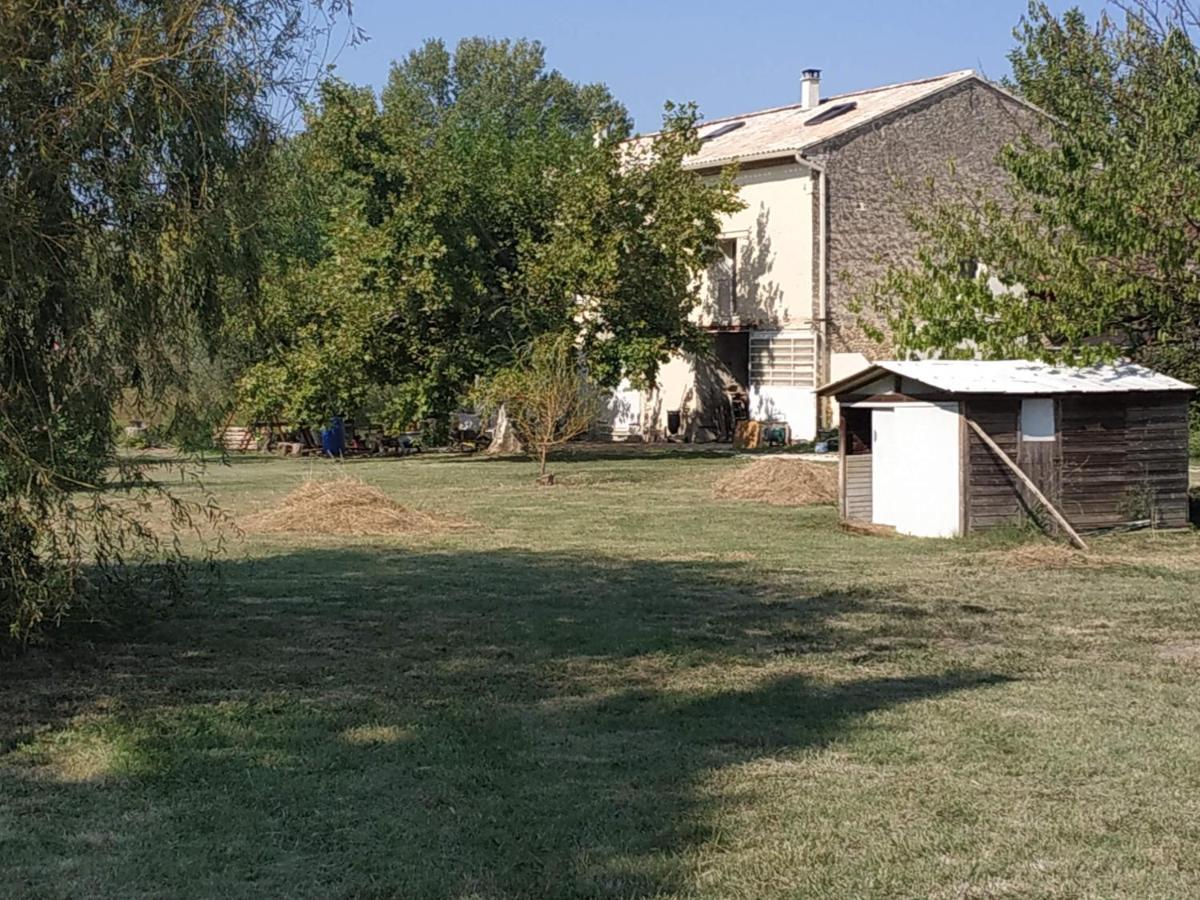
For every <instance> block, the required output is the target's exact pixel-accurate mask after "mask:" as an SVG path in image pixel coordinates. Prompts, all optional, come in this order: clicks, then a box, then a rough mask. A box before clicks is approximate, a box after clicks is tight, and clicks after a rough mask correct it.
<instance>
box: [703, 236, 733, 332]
mask: <svg viewBox="0 0 1200 900" xmlns="http://www.w3.org/2000/svg"><path fill="white" fill-rule="evenodd" d="M717 249H718V250H719V251H720V253H719V254H718V256H717V261H716V262H715V263H714V264H713V267H712V270H711V271H710V273H709V278H710V279H711V281H712V297H713V300H714V301H715V304H714V305H715V307H716V310H715V312H716V315H717V317H718V318H723V319H729V318H732V317H733V315H734V313H735V312H736V310H737V238H722V239H721V240H720V241H718V242H717Z"/></svg>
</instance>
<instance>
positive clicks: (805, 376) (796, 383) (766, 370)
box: [750, 332, 816, 388]
mask: <svg viewBox="0 0 1200 900" xmlns="http://www.w3.org/2000/svg"><path fill="white" fill-rule="evenodd" d="M815 343H816V342H815V341H814V340H813V336H812V335H811V334H808V333H804V332H796V333H792V334H788V333H781V334H754V335H751V337H750V383H751V384H752V385H762V386H775V387H803V388H811V387H813V386H814V381H815V378H814V373H815V371H816V355H815V353H814V348H815Z"/></svg>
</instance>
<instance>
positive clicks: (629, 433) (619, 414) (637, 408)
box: [600, 381, 643, 439]
mask: <svg viewBox="0 0 1200 900" xmlns="http://www.w3.org/2000/svg"><path fill="white" fill-rule="evenodd" d="M642 399H643V395H642V392H641V391H637V390H634V389H633V388H632V387H630V386H629V382H628V381H622V382H621V384H620V385H618V387H617V389H616V390H615V391H613V392H612V393H611V394H609V396H608V399H607V400H606V401H605V404H604V409H603V410H602V411H601V413H600V422H601V424H602V425H603V426H604V429H606V430H608V431H609V433H611V435H612V436H613V437H614V438H618V439H623V438H630V437H636V436H638V435H640V434H641V433H642Z"/></svg>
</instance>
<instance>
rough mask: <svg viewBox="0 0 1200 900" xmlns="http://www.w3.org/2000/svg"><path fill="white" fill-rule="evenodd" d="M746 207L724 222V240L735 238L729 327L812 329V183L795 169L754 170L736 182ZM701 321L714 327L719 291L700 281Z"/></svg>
mask: <svg viewBox="0 0 1200 900" xmlns="http://www.w3.org/2000/svg"><path fill="white" fill-rule="evenodd" d="M735 183H736V184H737V186H738V198H739V199H740V200H741V201H742V202H743V203H744V204H745V207H744V208H742V209H740V210H738V211H737V212H734V213H730V214H728V215H726V216H725V217H724V220H723V222H722V224H721V236H722V237H723V238H735V239H736V240H737V242H738V252H737V278H736V281H737V306H736V315H735V320H734V321H732V322H726V323H725V324H732V325H745V326H756V327H757V326H761V327H764V328H770V327H778V328H787V327H790V328H795V327H801V326H803V327H808V326H809V325H811V323H812V310H813V208H812V204H813V195H812V185H813V180H812V176H811V174H810V171H809V169H807V168H805V167H804V166H801V165H798V164H795V163H791V164H787V165H780V166H771V167H769V168H763V169H750V170H747V171H743V172H741V173H739V174H738V176H737V178H736V179H735ZM700 296H701V297H702V298H704V303H703V304H702V308H701V309H700V310H698V311H697V319H698V320H699V321H700V322H701V323H702V324H704V325H710V324H713V317H712V315H711V309H712V307H713V306H714V305H715V300H716V296H715V289H714V288H713V286H712V285H710V284H709V282H708V278H707V276H704V277H703V278H702V279H701V285H700Z"/></svg>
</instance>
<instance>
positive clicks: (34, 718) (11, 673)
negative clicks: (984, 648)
mask: <svg viewBox="0 0 1200 900" xmlns="http://www.w3.org/2000/svg"><path fill="white" fill-rule="evenodd" d="M225 569H226V572H225V575H226V586H227V591H228V599H226V600H223V601H221V602H218V603H209V604H193V605H189V606H187V607H186V608H184V609H181V610H180V611H178V613H177V614H176V615H173V616H172V617H171V618H169V619H168V620H165V621H163V622H160V623H156V624H154V625H150V626H146V627H143V628H141V629H139V630H138V631H137V632H135V633H131V634H129V635H127V636H126V637H124V638H122V639H120V640H118V639H115V638H114V637H112V636H108V637H105V636H103V635H97V636H96V640H95V643H94V644H93V645H92V646H91V647H90V649H88V650H87V651H86V652H79V651H78V650H73V651H72V652H71V653H69V654H56V653H53V652H49V651H45V652H40V653H35V654H32V655H30V656H27V657H25V658H23V659H20V660H15V661H10V662H6V663H3V664H0V677H2V678H3V680H4V683H5V685H6V687H5V690H4V693H3V696H2V697H0V722H5V723H8V725H9V728H8V731H9V734H8V736H7V740H8V744H7V747H4V745H0V790H2V791H3V794H4V796H5V797H6V798H8V802H7V803H6V804H5V805H3V806H2V807H0V836H4V837H5V838H6V843H7V844H8V846H9V849H10V853H9V854H8V855H9V857H10V862H9V864H8V865H9V877H10V878H11V879H13V880H11V881H10V882H9V884H10V885H13V884H16V885H26V887H27V888H28V890H29V891H30V892H33V891H34V889H35V888H36V886H37V885H39V884H42V885H44V884H45V881H44V879H45V878H47V877H50V870H51V869H52V870H53V877H54V878H56V879H57V883H58V884H60V885H61V886H62V887H63V890H64V892H65V893H77V894H78V893H82V894H89V895H93V896H96V895H101V896H103V895H109V896H119V895H122V894H126V893H128V892H129V890H130V889H131V886H132V883H133V880H136V884H137V889H138V890H140V891H143V892H152V893H162V894H170V895H176V896H178V895H189V894H191V895H209V894H214V893H216V894H228V893H245V892H246V891H248V890H252V889H255V890H261V891H262V892H263V893H265V894H268V895H282V894H289V895H293V896H295V895H309V896H329V895H343V896H345V895H352V896H370V895H377V896H404V897H446V898H449V897H458V896H489V897H499V896H503V897H508V896H549V895H553V896H645V895H651V894H655V893H661V892H666V891H671V890H675V889H681V888H684V887H686V885H687V883H688V877H689V869H688V860H689V854H691V853H693V852H694V851H695V850H697V849H698V848H700V847H701V846H703V845H704V844H705V843H706V842H707V841H708V840H709V839H710V838H711V837H712V835H713V830H714V828H716V827H718V826H719V825H720V820H721V816H722V801H721V799H720V797H719V796H716V797H715V796H714V795H713V794H712V793H711V792H710V791H706V790H705V782H706V779H708V778H709V777H710V776H711V775H712V774H713V773H715V772H719V771H721V770H723V769H725V768H726V767H730V766H737V765H740V764H744V763H748V762H752V761H754V760H757V759H760V758H763V757H767V756H777V755H795V754H800V753H803V752H805V751H811V750H814V749H819V748H821V747H823V746H826V745H828V744H830V743H831V742H836V741H840V740H848V739H850V738H852V736H853V735H854V734H855V733H856V731H857V730H859V729H861V728H869V727H870V725H869V721H870V720H869V716H868V714H870V713H872V712H875V711H881V710H887V709H889V708H893V707H896V706H898V705H901V704H905V703H909V702H914V701H920V700H923V699H927V698H934V697H938V696H941V695H944V694H947V693H951V692H955V691H962V690H968V689H974V688H978V687H980V686H983V685H987V684H991V683H995V682H998V681H1002V680H1004V677H1003V676H1001V675H999V674H996V673H992V672H980V671H962V670H951V671H932V672H924V671H917V672H914V673H911V674H905V675H901V676H895V675H888V676H880V675H871V676H869V677H854V678H847V677H845V676H846V674H847V672H851V673H852V672H853V670H852V669H847V668H846V667H845V666H843V667H841V668H840V669H836V670H831V671H826V670H824V669H822V668H821V666H820V665H819V664H817V662H818V661H819V660H821V659H828V658H829V657H831V656H833V657H837V658H845V657H847V656H853V655H855V654H860V653H862V652H863V651H864V649H866V648H867V647H868V646H869V645H870V644H871V642H873V641H878V640H880V639H881V637H883V636H886V635H887V633H888V632H889V631H890V626H889V625H888V624H886V623H887V621H888V620H893V621H899V620H902V619H904V618H905V617H906V613H910V614H911V616H913V617H916V618H919V616H920V610H919V609H917V608H916V607H907V606H906V605H905V604H904V603H903V602H902V601H900V600H897V598H895V597H882V596H877V595H874V594H872V593H870V592H868V591H849V592H841V593H826V592H822V591H820V590H809V589H808V588H809V587H810V586H808V585H805V584H803V583H796V582H792V583H789V584H785V585H782V586H781V585H780V584H779V583H775V582H770V583H768V582H765V581H763V580H762V576H761V575H760V576H758V577H757V578H756V577H754V576H753V574H752V573H751V572H750V571H749V570H747V569H746V568H745V567H743V566H742V565H740V564H730V563H721V562H712V561H703V562H687V563H674V562H657V561H629V560H608V559H597V558H590V559H588V558H581V557H577V556H569V555H548V554H547V555H543V554H532V553H527V552H520V551H500V552H495V553H462V552H455V553H436V552H416V551H409V550H403V549H396V550H380V551H378V552H366V551H338V550H317V549H313V550H307V551H300V552H296V553H292V554H288V555H282V556H277V557H272V558H268V559H266V560H262V561H259V562H258V563H254V564H250V563H229V564H227V565H226V566H225ZM868 619H869V620H871V621H875V620H878V621H880V622H881V624H878V625H877V626H876V627H874V628H864V627H862V623H863V621H865V620H868ZM77 637H78V636H77ZM76 646H78V645H76ZM810 660H812V661H814V663H813V665H809V661H810ZM81 716H82V717H83V718H82V719H81V718H79V717H81ZM68 722H69V723H71V730H70V732H69V733H67V734H65V735H63V734H57V732H59V731H61V730H62V729H63V728H64V726H66V725H67V724H68ZM39 734H41V736H40V737H39ZM5 751H6V752H5ZM164 848H167V850H166V852H164ZM51 860H52V861H53V865H52V866H51V865H50V864H49V861H51ZM18 892H19V891H18Z"/></svg>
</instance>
